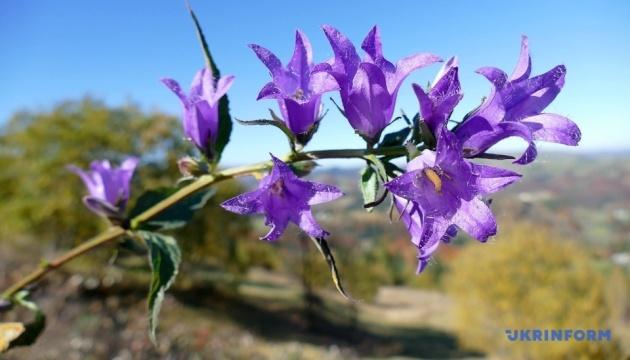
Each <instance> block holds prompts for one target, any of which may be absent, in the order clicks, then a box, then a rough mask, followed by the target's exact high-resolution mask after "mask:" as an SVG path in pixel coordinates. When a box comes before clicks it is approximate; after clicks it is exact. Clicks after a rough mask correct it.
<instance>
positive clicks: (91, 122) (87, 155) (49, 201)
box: [0, 97, 272, 272]
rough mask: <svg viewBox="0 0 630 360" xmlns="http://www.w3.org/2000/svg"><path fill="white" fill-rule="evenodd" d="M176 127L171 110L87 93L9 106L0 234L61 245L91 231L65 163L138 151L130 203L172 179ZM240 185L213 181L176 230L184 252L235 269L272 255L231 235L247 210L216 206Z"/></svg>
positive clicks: (239, 233)
mask: <svg viewBox="0 0 630 360" xmlns="http://www.w3.org/2000/svg"><path fill="white" fill-rule="evenodd" d="M180 127H181V126H180V122H179V120H178V119H177V118H176V117H173V116H169V115H166V114H163V113H159V112H151V113H146V112H143V111H142V110H141V109H140V107H139V106H138V105H135V104H133V103H130V104H127V105H124V106H117V107H108V106H107V105H106V104H104V103H103V102H102V101H99V100H95V99H93V98H90V97H85V98H83V99H81V100H78V101H65V102H62V103H60V104H58V105H56V106H54V107H53V109H52V110H50V111H38V112H33V111H22V112H19V113H17V114H15V115H14V116H13V117H12V118H11V119H9V121H8V122H7V123H6V125H5V126H4V127H3V128H2V130H1V131H0V169H2V170H0V198H2V199H3V201H2V202H0V218H2V226H0V238H2V239H3V241H11V239H13V238H15V237H16V235H27V236H30V237H32V238H35V239H36V240H37V242H40V243H42V244H52V245H53V246H54V247H60V246H61V247H65V246H70V245H72V244H74V243H76V242H81V241H84V240H85V239H87V238H89V237H90V236H93V235H94V234H96V233H97V232H98V231H99V230H102V229H103V228H104V227H105V226H106V222H105V221H99V219H98V218H97V217H96V216H95V215H94V214H92V213H90V212H89V211H88V210H86V208H85V207H84V206H83V204H82V203H81V198H82V197H83V196H84V195H85V189H84V187H83V184H82V183H81V181H80V179H79V178H78V177H77V176H76V175H75V174H72V173H71V172H69V171H68V170H66V165H67V164H70V163H73V164H76V165H78V166H80V167H83V168H86V167H88V166H89V163H90V162H91V161H92V160H95V159H109V160H112V161H114V162H118V161H120V160H121V159H122V158H123V157H125V156H128V155H136V156H141V157H142V161H141V164H140V167H139V170H138V173H137V174H136V175H135V176H134V180H133V189H132V199H131V200H130V201H129V205H128V206H129V207H131V206H133V204H134V203H135V198H137V197H138V196H139V195H140V194H141V193H142V192H143V191H145V190H148V189H151V188H156V187H161V186H172V185H173V184H174V183H175V181H176V180H177V178H178V177H179V176H180V175H179V172H178V170H177V164H176V162H177V158H179V157H181V156H183V155H185V154H186V152H187V151H188V150H190V149H192V147H191V146H188V144H187V143H186V141H185V140H184V138H183V136H182V133H181V129H180ZM241 191H243V187H242V185H241V184H240V183H239V182H236V181H232V182H229V183H225V184H223V185H222V186H220V187H218V190H217V193H216V195H215V196H214V197H213V198H212V199H211V200H210V203H209V204H208V205H207V206H206V207H205V208H204V209H203V210H202V211H199V212H198V214H196V217H195V220H194V221H193V222H192V224H189V225H188V226H187V227H186V228H184V229H183V230H180V231H179V232H178V234H177V235H176V236H177V237H178V238H179V240H180V243H181V245H182V247H183V249H184V252H185V256H187V257H189V258H190V259H191V260H194V261H206V262H213V263H217V264H219V265H221V267H224V268H229V269H230V270H234V271H238V272H242V271H243V270H244V269H245V268H247V267H248V266H249V265H250V264H253V263H256V264H259V263H263V264H264V263H265V262H272V260H269V259H270V256H271V255H270V254H269V253H267V252H264V251H261V250H260V249H259V247H257V246H256V245H251V244H250V243H251V241H249V240H250V239H242V241H237V240H241V239H240V238H243V237H246V236H247V235H248V233H249V220H248V218H247V217H243V216H240V217H239V216H235V215H232V214H231V213H228V212H226V211H224V210H223V209H221V208H220V207H218V206H217V205H218V203H220V202H221V201H223V200H226V199H227V198H228V197H231V196H234V195H235V194H237V193H239V192H241ZM241 244H242V245H241ZM261 245H264V244H261Z"/></svg>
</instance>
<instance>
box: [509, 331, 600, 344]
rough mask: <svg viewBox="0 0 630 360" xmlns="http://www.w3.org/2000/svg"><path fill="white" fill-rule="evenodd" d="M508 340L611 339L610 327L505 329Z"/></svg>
mask: <svg viewBox="0 0 630 360" xmlns="http://www.w3.org/2000/svg"><path fill="white" fill-rule="evenodd" d="M505 335H506V336H507V339H508V340H509V341H611V339H612V332H611V331H610V329H597V330H595V329H506V330H505Z"/></svg>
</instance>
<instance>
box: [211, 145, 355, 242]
mask: <svg viewBox="0 0 630 360" xmlns="http://www.w3.org/2000/svg"><path fill="white" fill-rule="evenodd" d="M272 159H273V168H272V169H271V172H270V173H269V175H267V176H265V177H264V178H263V179H262V180H261V181H260V183H259V184H258V189H257V190H254V191H251V192H248V193H245V194H241V195H239V196H236V197H234V198H232V199H230V200H227V201H225V202H224V203H223V204H221V206H222V207H223V208H224V209H226V210H228V211H231V212H234V213H237V214H242V215H249V214H265V216H266V221H265V224H266V225H268V226H271V230H269V233H267V235H265V236H263V237H262V238H261V239H263V240H268V241H273V240H277V239H278V238H279V237H280V235H282V233H283V232H284V230H285V229H286V228H287V225H288V224H289V222H293V223H294V224H296V225H298V226H299V227H300V228H301V229H302V230H304V232H306V233H307V234H309V235H311V236H313V237H322V238H323V237H326V236H328V232H327V231H325V230H324V229H322V228H321V227H320V226H319V224H318V223H317V222H316V221H315V218H314V217H313V213H312V212H311V206H312V205H316V204H321V203H325V202H328V201H332V200H335V199H337V198H338V197H340V196H342V195H343V193H342V192H341V191H340V190H339V189H337V188H336V187H334V186H332V185H326V184H320V183H315V182H311V181H304V180H301V179H300V178H298V177H297V176H296V175H295V174H294V173H293V171H292V170H291V168H290V167H289V166H288V165H287V164H285V163H283V162H282V161H280V160H278V159H277V158H276V157H274V156H273V155H272Z"/></svg>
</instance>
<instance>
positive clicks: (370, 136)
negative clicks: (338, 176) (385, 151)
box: [315, 25, 440, 142]
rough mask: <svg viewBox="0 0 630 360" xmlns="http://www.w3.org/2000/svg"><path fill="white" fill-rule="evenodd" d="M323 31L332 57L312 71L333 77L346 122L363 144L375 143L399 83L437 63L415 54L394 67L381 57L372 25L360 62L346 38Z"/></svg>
mask: <svg viewBox="0 0 630 360" xmlns="http://www.w3.org/2000/svg"><path fill="white" fill-rule="evenodd" d="M323 28H324V32H325V33H326V37H328V41H329V42H330V45H331V46H332V48H333V52H334V54H335V57H334V58H333V59H331V60H329V61H328V62H327V63H323V64H319V65H317V66H316V70H315V71H325V72H327V73H329V74H330V75H332V76H333V77H334V78H335V80H336V81H337V84H338V85H339V88H340V90H339V92H340V95H341V102H342V104H343V111H344V113H345V116H346V117H347V118H348V121H350V124H351V125H352V127H353V128H354V129H355V130H356V132H357V133H359V134H360V135H361V136H362V137H364V138H365V139H366V140H367V141H369V142H376V141H378V138H379V136H380V134H381V132H382V131H383V129H384V128H385V127H386V126H387V125H388V124H389V123H390V122H391V120H392V115H393V113H394V107H395V105H396V96H397V94H398V89H399V88H400V85H401V84H402V82H403V80H404V79H405V78H406V77H407V75H409V74H410V73H411V72H412V71H413V70H416V69H419V68H421V67H424V66H427V65H431V64H433V63H435V62H438V61H440V58H439V57H437V56H435V55H432V54H427V53H424V54H416V55H412V56H408V57H405V58H403V59H401V60H400V61H398V62H397V63H396V65H394V64H393V63H391V62H389V61H388V60H387V59H385V57H384V56H383V49H382V45H381V37H380V33H379V30H378V27H376V26H375V27H373V28H372V30H371V31H370V32H369V33H368V35H367V36H366V38H365V40H363V43H362V45H361V48H362V49H363V50H364V51H365V52H366V53H367V58H366V59H365V60H364V61H361V59H360V58H359V55H358V54H357V52H356V49H355V48H354V45H353V44H352V42H350V40H349V39H348V38H346V37H345V36H344V35H343V34H341V33H340V32H339V31H338V30H337V29H335V28H333V27H332V26H328V25H324V27H323Z"/></svg>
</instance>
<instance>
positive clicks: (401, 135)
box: [378, 127, 411, 148]
mask: <svg viewBox="0 0 630 360" xmlns="http://www.w3.org/2000/svg"><path fill="white" fill-rule="evenodd" d="M410 132H411V128H410V127H405V128H402V129H400V130H398V131H395V132H392V133H389V134H387V135H385V136H383V140H382V141H381V143H380V144H379V145H378V147H379V148H383V147H389V146H399V145H402V144H403V143H404V142H405V140H406V139H407V137H408V136H409V133H410Z"/></svg>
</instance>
